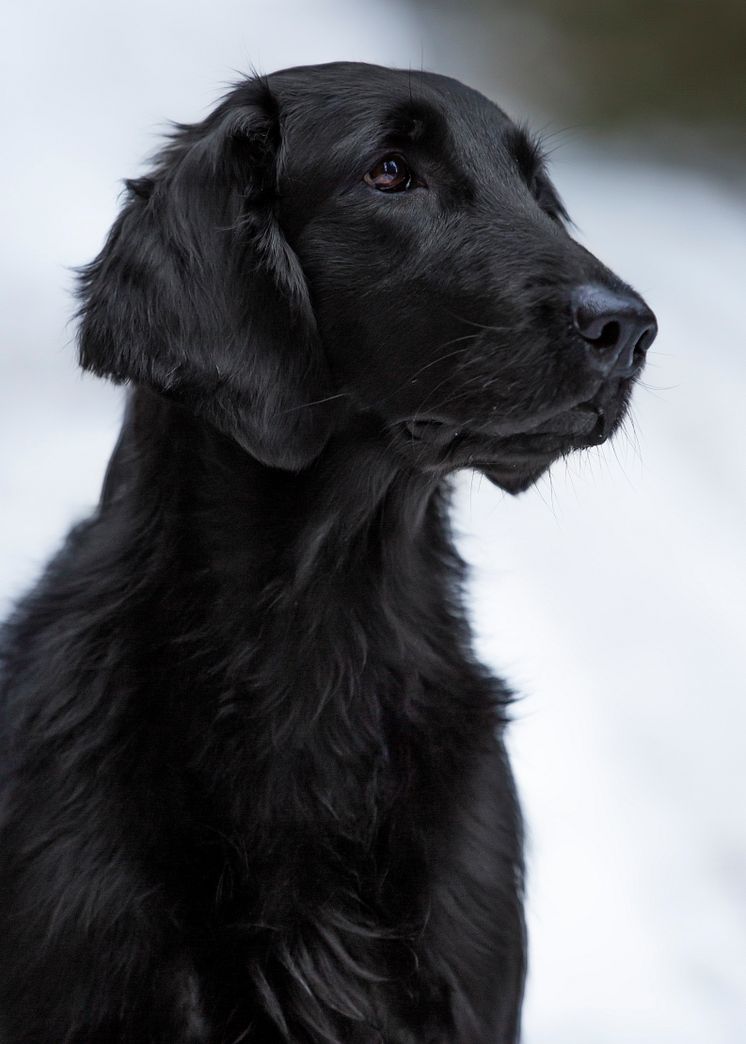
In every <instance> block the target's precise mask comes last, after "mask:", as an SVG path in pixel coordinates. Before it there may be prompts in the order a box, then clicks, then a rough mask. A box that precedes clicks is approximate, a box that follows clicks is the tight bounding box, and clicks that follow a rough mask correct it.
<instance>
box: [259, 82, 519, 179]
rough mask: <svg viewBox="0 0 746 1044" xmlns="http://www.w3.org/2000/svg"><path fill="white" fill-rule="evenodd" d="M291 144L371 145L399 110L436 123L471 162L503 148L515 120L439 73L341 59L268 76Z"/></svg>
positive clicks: (361, 147) (357, 148)
mask: <svg viewBox="0 0 746 1044" xmlns="http://www.w3.org/2000/svg"><path fill="white" fill-rule="evenodd" d="M269 83H270V86H271V89H272V90H273V92H274V93H275V94H276V96H277V97H278V100H279V103H280V110H281V112H282V113H283V117H284V124H285V128H286V131H287V135H288V138H289V140H290V141H291V145H292V144H293V143H295V144H300V145H301V146H302V144H303V143H305V142H310V141H313V142H314V143H315V145H317V146H318V145H323V146H326V147H327V148H328V149H330V150H331V151H333V152H336V151H337V150H338V149H345V148H346V149H348V150H351V151H353V152H354V151H360V150H363V151H364V150H365V149H366V147H370V145H371V144H374V143H375V142H376V140H377V139H380V138H382V137H383V136H384V135H385V133H386V132H387V131H388V130H390V129H391V124H392V122H393V120H394V116H395V115H396V116H399V117H401V116H407V115H410V116H411V117H412V118H413V119H414V120H415V121H418V120H420V121H422V122H423V123H424V124H428V123H430V124H436V123H437V125H438V127H439V129H440V130H441V132H444V133H445V136H446V137H447V139H448V142H449V144H450V145H451V146H452V147H455V148H457V149H458V150H459V152H460V153H461V154H462V156H463V158H464V159H465V160H466V161H467V162H468V160H469V159H471V160H473V161H474V162H479V160H480V159H482V158H484V156H485V155H486V154H489V155H491V158H492V159H493V160H494V158H495V156H496V155H499V154H501V153H502V154H504V153H505V150H506V148H507V147H508V144H509V141H510V138H509V134H508V132H509V130H510V129H511V128H513V127H514V124H513V123H512V121H511V120H510V118H509V117H508V116H507V115H506V114H505V113H504V112H503V111H502V110H501V109H500V108H499V107H498V106H497V105H495V104H494V103H493V102H491V101H490V100H489V99H488V98H486V97H485V96H484V95H482V94H480V93H479V92H478V91H476V90H474V89H473V88H471V87H467V86H466V85H465V84H463V83H460V82H459V81H458V80H453V79H451V78H450V77H447V76H441V75H439V74H437V73H430V72H421V71H416V70H406V69H387V68H384V67H382V66H377V65H366V64H363V63H352V62H337V63H331V64H328V65H317V66H304V67H299V68H297V69H287V70H283V71H282V72H279V73H274V74H272V76H270V77H269Z"/></svg>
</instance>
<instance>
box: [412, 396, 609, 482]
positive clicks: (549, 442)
mask: <svg viewBox="0 0 746 1044" xmlns="http://www.w3.org/2000/svg"><path fill="white" fill-rule="evenodd" d="M625 411H626V396H624V397H621V398H620V399H619V400H617V401H616V402H614V403H606V404H605V405H603V406H602V405H601V404H600V403H599V402H593V401H590V402H584V403H579V404H577V405H575V406H572V407H570V408H569V409H565V410H562V411H559V412H558V413H556V414H554V415H553V416H551V417H550V418H549V419H548V420H544V421H543V422H542V423H541V424H540V425H538V426H536V427H531V426H530V424H525V425H523V426H518V429H517V430H514V431H509V432H505V431H504V430H503V431H500V432H499V433H493V432H490V431H489V430H485V429H482V430H464V429H461V428H459V427H458V426H457V425H455V424H453V423H451V422H449V421H443V420H440V419H436V418H427V419H418V420H413V421H407V422H404V423H402V424H401V425H400V426H399V431H398V437H397V438H396V443H397V447H398V449H399V451H400V452H402V453H403V454H404V455H405V456H406V457H407V458H408V460H409V462H410V463H412V464H416V466H417V467H418V469H419V470H423V471H426V472H430V473H435V474H446V473H450V472H454V471H458V470H462V469H472V470H474V471H478V472H480V473H481V474H483V475H485V476H486V478H488V479H489V480H490V482H492V483H494V485H496V486H498V487H499V488H500V489H502V490H504V491H505V492H506V493H510V494H512V495H516V494H518V493H523V492H525V491H526V490H527V489H529V488H530V487H531V486H533V485H534V483H535V482H536V481H537V480H538V479H539V478H541V476H542V475H543V474H544V473H545V472H546V471H547V470H548V469H549V468H550V467H551V465H552V464H553V463H554V462H555V461H556V460H558V459H559V458H560V457H564V456H567V455H568V454H570V453H572V452H574V451H576V450H581V449H588V448H590V447H593V446H599V445H601V444H602V443H604V442H606V440H607V439H608V438H610V437H611V435H612V434H613V433H614V431H615V430H616V429H617V427H618V426H619V424H620V422H621V419H622V417H623V415H624V413H625Z"/></svg>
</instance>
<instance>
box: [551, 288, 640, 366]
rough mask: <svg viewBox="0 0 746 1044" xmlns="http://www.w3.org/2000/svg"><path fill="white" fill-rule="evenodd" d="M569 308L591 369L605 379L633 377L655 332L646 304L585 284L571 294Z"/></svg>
mask: <svg viewBox="0 0 746 1044" xmlns="http://www.w3.org/2000/svg"><path fill="white" fill-rule="evenodd" d="M571 306H572V321H573V325H574V326H575V329H576V330H577V331H578V333H579V334H580V336H581V337H582V338H583V340H584V341H585V342H586V345H587V355H588V361H589V363H590V364H591V366H593V368H594V369H595V370H598V371H599V373H602V374H603V375H604V376H605V377H609V376H615V377H632V376H634V374H635V373H637V371H638V370H639V369H641V367H642V364H643V362H644V361H645V353H646V352H647V350H648V348H649V347H650V345H651V344H652V343H653V341H654V339H655V335H656V334H657V333H658V324H657V322H656V321H655V316H654V315H653V313H652V312H651V311H650V309H649V308H648V306H647V305H646V304H645V302H644V301H643V300H641V299H640V298H639V297H637V296H636V295H635V294H632V293H617V292H616V291H613V290H608V289H607V288H606V287H604V286H598V285H594V284H587V285H584V286H579V287H577V288H576V289H575V290H574V291H573V294H572V298H571Z"/></svg>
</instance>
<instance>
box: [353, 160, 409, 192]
mask: <svg viewBox="0 0 746 1044" xmlns="http://www.w3.org/2000/svg"><path fill="white" fill-rule="evenodd" d="M364 180H365V183H366V184H367V185H370V186H371V188H375V189H378V191H379V192H406V190H407V189H408V188H411V187H412V186H413V185H414V184H415V181H414V177H413V175H412V171H411V170H410V169H409V167H408V166H407V164H406V163H405V162H404V160H403V159H402V158H401V156H385V157H384V158H383V159H382V160H380V162H378V163H376V165H375V167H373V169H372V170H369V171H368V173H367V174H366V175H365V178H364Z"/></svg>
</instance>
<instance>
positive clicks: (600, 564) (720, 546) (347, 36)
mask: <svg viewBox="0 0 746 1044" xmlns="http://www.w3.org/2000/svg"><path fill="white" fill-rule="evenodd" d="M3 21H4V34H3V42H2V44H1V45H0V47H2V52H3V56H2V64H1V72H0V76H1V77H2V81H3V98H4V104H3V108H2V119H3V122H4V128H3V141H4V145H5V147H4V150H3V151H4V158H3V162H2V166H0V182H2V191H0V208H1V209H2V212H3V228H4V229H5V232H4V244H3V245H4V250H3V251H2V259H1V260H0V294H2V310H1V312H0V316H1V320H0V321H1V322H2V327H3V329H2V341H1V342H0V352H1V354H0V503H1V504H2V514H1V515H0V527H1V528H2V532H1V534H0V611H2V612H3V613H4V612H5V611H6V610H7V608H8V607H9V605H10V603H11V601H12V599H13V598H14V597H16V596H18V595H19V594H20V593H21V592H22V591H23V590H24V589H25V587H26V586H27V585H28V584H29V583H30V582H31V581H32V580H33V578H34V577H35V576H36V575H37V573H38V571H39V569H40V567H41V566H42V564H43V562H44V560H45V559H46V557H47V556H48V554H49V553H50V552H51V551H52V549H53V548H54V547H55V546H56V545H57V544H58V542H59V541H60V539H61V538H62V536H63V534H64V532H65V530H66V529H67V527H68V526H69V525H70V523H71V522H72V521H74V520H75V519H76V518H79V517H80V516H81V515H83V514H85V513H87V512H88V511H89V510H90V509H91V507H92V506H93V505H94V503H95V501H96V498H97V495H98V488H99V485H100V481H101V478H102V474H103V469H104V466H105V462H106V459H107V456H108V454H109V452H110V450H111V447H112V444H113V440H114V438H115V434H116V431H117V427H118V423H119V419H120V414H121V394H120V392H119V391H117V390H116V389H113V388H111V387H108V386H106V385H105V384H103V383H102V382H96V381H93V380H90V379H87V378H85V379H84V378H83V377H81V376H80V375H78V373H77V371H76V368H75V353H74V345H73V335H74V327H73V325H72V324H71V323H70V321H69V320H70V316H71V314H72V311H73V303H72V300H71V297H70V287H71V283H72V279H71V274H70V271H69V269H70V267H71V266H73V265H77V264H80V263H82V262H84V261H87V260H88V259H90V258H91V257H92V256H93V255H94V254H95V253H96V252H97V250H98V249H99V247H100V245H101V242H102V240H103V237H104V235H105V233H106V231H107V229H108V227H109V225H110V223H111V221H112V219H113V217H114V214H115V212H116V207H117V196H118V193H119V191H120V187H121V179H122V178H123V177H125V176H132V175H134V174H137V173H138V171H141V170H142V169H143V168H142V161H143V158H144V157H145V156H146V155H147V154H149V153H151V152H152V151H153V149H154V148H155V146H156V144H157V141H158V135H159V133H160V132H161V131H162V130H163V127H164V121H165V120H166V119H168V118H170V119H176V120H193V119H198V118H200V117H202V116H203V115H204V114H205V113H206V112H207V111H208V110H209V108H210V107H211V106H212V104H213V103H214V101H215V99H216V97H217V96H218V95H219V94H220V93H221V91H222V90H223V89H224V87H225V84H226V83H227V81H230V80H232V79H235V78H236V76H237V74H240V73H245V72H248V71H249V70H250V68H251V67H256V68H257V69H259V70H260V71H265V72H269V71H271V70H273V69H275V68H279V67H282V66H287V65H293V64H306V63H311V62H321V61H330V60H335V59H340V58H345V59H355V60H361V61H374V62H380V63H382V64H389V65H398V66H403V67H412V68H421V67H424V68H427V69H433V70H435V71H438V72H443V73H447V74H450V75H453V76H456V77H458V78H460V79H463V80H465V81H466V82H467V83H470V84H471V85H473V86H475V87H478V88H479V89H480V90H482V91H483V92H484V93H486V94H487V95H489V96H490V97H492V98H493V99H495V100H496V101H498V103H499V104H501V105H502V107H503V108H505V109H506V110H507V111H508V112H509V113H510V114H511V115H512V116H513V117H516V118H519V119H525V120H528V121H529V122H530V123H531V124H532V125H533V126H534V127H535V128H537V129H539V130H540V131H541V132H542V133H543V134H544V136H545V139H546V142H547V146H548V149H549V151H550V152H551V153H552V169H553V173H554V178H555V181H556V183H557V185H558V187H559V190H560V192H561V194H562V195H563V197H564V199H565V202H566V203H567V205H568V208H569V210H570V213H571V215H572V216H573V218H574V219H575V221H576V222H577V225H578V228H579V232H578V236H579V238H580V239H581V240H582V241H583V242H584V243H586V244H587V245H588V246H589V247H590V248H591V249H592V250H594V252H596V253H597V254H598V255H599V256H600V257H601V258H602V259H603V260H604V261H605V262H606V263H607V264H609V265H610V266H611V267H612V268H614V269H615V270H616V271H617V272H619V274H621V275H622V276H623V277H624V278H626V279H627V280H628V281H630V282H631V283H632V284H633V285H635V286H636V287H637V288H638V289H639V290H640V291H641V292H642V293H643V294H644V296H645V297H646V298H647V300H648V302H649V303H650V304H651V306H652V307H653V308H654V310H655V311H656V312H657V314H658V319H659V323H660V331H661V332H660V335H659V337H658V340H657V341H656V344H655V346H654V350H653V351H652V352H651V356H650V362H649V365H648V368H647V370H646V373H645V375H644V381H643V384H642V386H641V387H640V388H639V389H638V391H637V395H636V399H635V403H634V432H633V433H631V434H630V435H629V436H628V437H626V438H625V436H621V437H619V438H618V440H617V441H616V442H615V443H614V444H612V445H611V446H610V447H609V446H607V447H604V448H602V449H601V450H594V451H592V452H589V453H587V454H584V455H583V456H582V457H579V458H578V459H577V460H573V461H571V462H569V463H568V464H567V465H566V466H564V465H563V466H560V467H557V468H556V469H555V471H554V472H553V473H552V475H551V477H550V478H548V479H546V480H544V481H543V482H542V483H541V484H540V486H539V487H538V488H536V489H535V490H533V491H531V492H529V493H527V494H525V495H524V496H522V497H519V498H518V499H515V500H514V499H511V498H509V497H506V496H504V495H502V494H501V493H500V492H499V491H497V490H496V489H495V488H493V487H492V486H491V485H490V484H489V483H488V482H486V481H483V480H480V479H479V478H478V477H473V476H471V475H464V476H463V477H462V478H461V480H460V482H459V491H458V500H457V517H456V522H457V528H458V532H459V534H460V541H461V546H462V550H463V553H464V555H465V556H466V558H467V559H468V561H469V562H470V563H471V564H472V566H473V572H472V584H471V598H472V605H473V607H474V622H475V626H476V629H477V633H478V642H479V650H480V653H481V654H482V656H483V657H484V658H485V659H487V660H488V661H489V662H490V663H491V664H493V665H494V666H495V668H496V669H498V670H499V671H501V672H502V673H503V674H505V675H506V676H507V677H508V678H509V679H510V681H511V682H512V683H513V685H514V686H515V687H516V688H517V689H518V691H519V692H520V693H521V694H522V698H521V700H520V701H519V703H518V704H517V705H516V707H515V723H514V725H513V727H512V732H511V747H512V754H513V759H514V763H515V767H516V772H517V776H518V783H519V786H520V789H521V793H522V796H523V802H524V806H525V811H526V816H527V820H528V830H529V868H530V880H529V897H528V911H529V926H530V933H531V935H530V938H531V972H530V979H529V986H528V995H527V1004H526V1015H525V1042H526V1044H622V1042H624V1044H631V1042H634V1044H647V1042H650V1044H695V1042H696V1044H703V1042H707V1044H742V1042H743V1041H744V1040H746V823H745V822H744V818H745V817H744V809H745V807H746V756H744V745H745V743H746V680H745V678H744V674H745V672H744V648H745V647H746V481H745V472H746V427H745V421H744V415H745V411H744V401H745V396H746V338H745V337H744V323H743V317H742V310H743V306H744V290H745V284H746V178H745V174H746V5H745V4H744V3H743V0H708V3H707V4H705V3H702V2H697V0H647V2H643V0H564V2H560V0H499V2H495V0H462V2H461V3H459V4H458V5H454V4H451V3H449V2H448V0H436V2H431V3H424V2H417V0H409V2H406V0H385V2H376V0H368V2H363V0H345V2H342V0H316V2H314V3H313V4H309V3H306V4H303V3H302V2H301V0H272V2H270V0H264V2H263V0H244V2H240V3H239V2H236V0H212V2H211V3H209V4H208V3H202V4H200V3H195V2H190V0H148V2H145V0H129V2H128V3H127V4H119V3H109V4H101V3H100V2H96V3H94V2H84V0H67V2H66V3H65V4H55V3H52V2H51V0H47V2H44V0H41V2H40V0H27V2H26V3H24V4H22V5H21V4H18V5H12V6H11V5H8V6H7V7H6V10H5V14H4V20H3Z"/></svg>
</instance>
